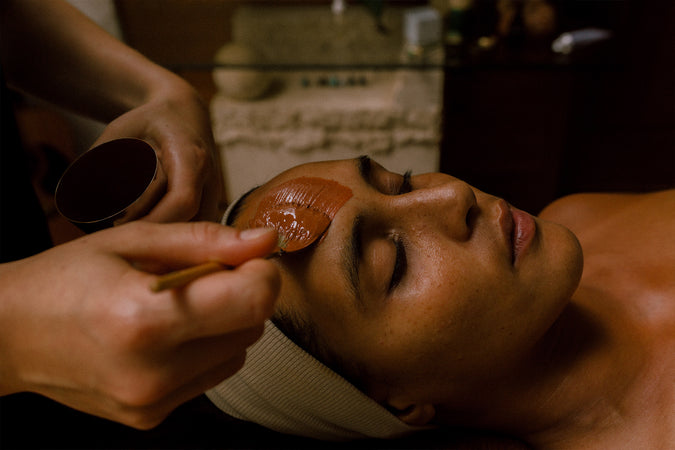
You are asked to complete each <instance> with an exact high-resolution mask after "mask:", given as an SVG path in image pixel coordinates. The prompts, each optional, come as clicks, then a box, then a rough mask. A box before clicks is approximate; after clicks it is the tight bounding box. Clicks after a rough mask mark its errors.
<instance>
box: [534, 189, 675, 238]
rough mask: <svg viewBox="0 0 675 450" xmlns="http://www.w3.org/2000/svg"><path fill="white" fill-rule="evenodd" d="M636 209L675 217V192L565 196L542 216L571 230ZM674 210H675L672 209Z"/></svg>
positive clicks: (545, 209)
mask: <svg viewBox="0 0 675 450" xmlns="http://www.w3.org/2000/svg"><path fill="white" fill-rule="evenodd" d="M633 208H650V209H654V210H658V211H660V213H663V212H664V211H667V210H668V209H670V210H671V211H673V213H674V214H675V189H669V190H665V191H658V192H650V193H646V194H625V193H620V194H610V193H588V194H586V193H585V194H573V195H568V196H566V197H562V198H560V199H558V200H556V201H554V202H553V203H551V204H550V205H548V206H547V207H546V208H544V209H543V210H542V212H541V213H540V214H539V217H541V218H542V219H545V220H549V221H552V222H556V223H559V224H562V225H565V226H567V227H569V228H571V229H572V230H573V231H574V230H575V229H580V228H588V227H591V226H593V225H597V224H600V223H602V222H604V221H606V220H610V219H611V218H613V217H616V215H618V214H622V213H624V212H626V211H627V210H630V209H633ZM671 208H672V209H671Z"/></svg>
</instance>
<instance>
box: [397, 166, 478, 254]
mask: <svg viewBox="0 0 675 450" xmlns="http://www.w3.org/2000/svg"><path fill="white" fill-rule="evenodd" d="M411 184H412V186H413V190H412V191H411V192H409V193H407V194H403V195H401V196H399V197H397V200H398V207H399V208H401V209H402V211H401V213H403V214H405V215H406V217H408V218H410V219H412V220H414V221H415V223H417V224H418V225H417V228H418V229H420V230H425V231H429V232H440V233H443V234H445V235H447V236H448V237H450V238H452V239H455V240H458V241H465V240H468V239H469V238H470V237H471V231H472V227H473V220H472V219H473V215H474V213H475V212H477V209H478V208H477V206H478V202H477V199H476V194H475V192H474V190H473V189H472V188H471V186H469V185H468V184H467V183H465V182H463V181H461V180H459V179H457V178H454V177H450V176H449V175H444V174H425V175H418V176H416V177H413V180H412V183H411Z"/></svg>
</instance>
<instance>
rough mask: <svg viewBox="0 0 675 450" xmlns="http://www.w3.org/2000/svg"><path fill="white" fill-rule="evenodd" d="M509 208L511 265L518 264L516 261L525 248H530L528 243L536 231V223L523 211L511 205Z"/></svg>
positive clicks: (525, 250)
mask: <svg viewBox="0 0 675 450" xmlns="http://www.w3.org/2000/svg"><path fill="white" fill-rule="evenodd" d="M509 206H510V205H509ZM510 209H511V216H512V217H513V232H512V233H511V241H512V242H513V265H514V266H518V262H519V261H520V259H521V258H522V256H523V255H524V254H525V252H527V249H528V248H530V244H531V243H532V240H533V238H534V235H535V233H536V231H537V224H536V223H535V221H534V218H533V217H532V216H531V215H529V214H528V213H526V212H525V211H521V210H520V209H518V208H514V207H513V206H511V207H510Z"/></svg>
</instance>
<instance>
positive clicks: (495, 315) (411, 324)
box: [235, 158, 581, 402]
mask: <svg viewBox="0 0 675 450" xmlns="http://www.w3.org/2000/svg"><path fill="white" fill-rule="evenodd" d="M303 176H305V177H306V176H311V177H322V178H326V179H330V180H334V181H337V182H338V183H340V184H341V185H343V186H346V187H348V188H350V189H351V190H352V192H353V197H351V198H350V199H349V200H348V201H347V202H346V203H345V204H344V206H343V207H342V208H341V209H340V210H339V211H338V212H337V214H336V216H335V218H334V220H333V222H332V224H331V225H330V227H329V228H328V230H327V232H326V235H325V236H324V238H323V240H321V241H320V242H319V243H315V244H314V245H313V246H312V247H310V248H308V249H306V250H304V251H302V252H300V253H297V254H292V253H289V254H287V255H283V256H281V257H280V258H279V259H278V262H279V264H280V267H281V272H282V279H283V283H282V289H281V295H280V299H279V307H280V308H283V309H286V310H291V311H293V312H294V313H295V314H299V315H300V316H301V317H303V318H304V319H307V320H309V321H310V322H311V323H313V324H314V326H315V328H316V330H317V332H318V335H319V338H320V339H321V341H322V342H323V345H326V346H327V347H328V348H329V350H330V351H331V352H333V353H335V354H337V355H340V356H341V358H342V359H343V360H345V361H349V362H350V363H351V364H352V365H354V366H357V367H359V368H360V370H361V371H363V372H364V373H365V374H366V375H367V378H368V381H367V383H366V384H367V385H368V389H369V390H371V391H372V393H375V392H376V391H377V392H380V393H382V392H381V391H382V389H384V390H386V391H387V392H386V393H383V395H385V396H386V395H388V394H389V393H391V392H394V391H406V392H410V393H414V395H417V396H418V397H420V399H425V400H431V401H433V402H439V401H440V402H442V401H443V400H444V399H449V398H451V397H452V395H455V394H456V392H454V393H453V391H454V389H455V387H457V386H465V385H466V384H467V383H471V382H475V383H476V385H477V386H478V385H480V383H483V382H485V381H486V380H487V379H488V378H490V377H498V376H500V374H502V375H503V374H504V373H508V372H505V371H508V370H509V369H510V368H512V367H513V366H515V365H516V364H518V362H519V360H520V359H521V358H524V357H525V355H526V354H527V352H528V350H530V349H531V348H532V347H533V345H534V344H535V343H536V342H537V340H538V339H539V338H540V337H541V336H542V335H543V333H544V332H545V331H546V330H547V329H548V328H549V327H550V326H551V324H552V323H553V322H554V320H555V319H556V318H557V316H558V314H559V313H560V311H561V309H562V308H563V306H564V305H565V304H566V302H567V301H568V300H569V297H570V296H571V294H572V293H573V291H574V290H575V288H576V285H577V283H578V280H579V277H580V271H581V252H580V249H579V247H578V243H577V241H576V238H575V237H574V236H573V235H572V234H571V233H570V232H569V231H568V230H567V229H565V228H562V227H560V226H558V225H555V224H553V223H549V222H545V221H542V220H540V219H536V218H531V216H529V215H527V216H524V213H522V212H518V211H517V210H514V209H513V208H512V207H510V206H509V205H508V204H507V203H506V202H505V201H503V200H501V199H499V198H496V197H493V196H491V195H488V194H485V193H483V192H481V191H479V190H477V189H474V188H472V187H471V186H469V185H467V184H466V183H464V182H462V181H460V180H458V179H456V178H453V177H451V176H448V175H445V174H439V173H433V174H424V175H415V176H412V177H411V178H410V179H409V185H408V182H407V181H406V180H405V179H404V177H403V176H402V175H399V174H395V173H391V172H389V171H387V170H385V169H384V168H383V167H381V166H380V165H378V164H377V163H375V162H370V161H368V160H366V159H363V158H360V159H356V160H346V161H331V162H322V163H312V164H306V165H302V166H298V167H295V168H293V169H291V170H288V171H286V172H284V173H282V174H281V175H279V176H277V177H276V178H274V179H273V180H271V181H270V182H268V183H267V184H265V185H264V186H262V187H261V188H260V189H258V190H257V191H255V192H254V193H252V194H251V195H250V196H249V197H248V199H247V200H246V202H245V203H244V205H243V208H242V209H241V213H240V215H239V216H238V217H237V220H236V221H235V226H240V227H246V224H247V223H248V222H249V220H250V218H251V217H252V216H253V215H254V214H255V213H256V209H257V206H258V203H259V202H260V200H261V198H263V197H264V195H265V192H267V191H269V190H270V189H271V188H273V187H275V186H278V185H279V184H280V183H283V182H285V181H288V180H292V179H295V178H298V177H303ZM514 218H515V220H514ZM512 227H513V229H512ZM518 236H520V237H518ZM383 387H384V388H383ZM377 395H379V393H378V394H377Z"/></svg>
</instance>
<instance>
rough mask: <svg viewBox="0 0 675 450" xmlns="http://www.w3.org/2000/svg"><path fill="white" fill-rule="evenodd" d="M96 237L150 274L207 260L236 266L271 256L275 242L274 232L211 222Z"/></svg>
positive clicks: (139, 225) (129, 228)
mask: <svg viewBox="0 0 675 450" xmlns="http://www.w3.org/2000/svg"><path fill="white" fill-rule="evenodd" d="M95 234H98V235H100V236H97V238H101V239H103V241H104V243H105V245H109V250H110V252H111V253H116V254H118V255H120V256H121V257H123V258H125V259H127V260H129V261H133V262H136V263H141V265H142V267H143V268H144V269H146V270H149V271H156V270H173V269H177V268H183V267H186V266H190V265H195V264H201V263H204V262H207V261H218V262H220V263H222V264H225V265H228V266H239V265H241V264H243V263H244V262H246V261H248V260H250V259H253V258H264V257H267V256H269V255H270V254H272V253H273V252H274V251H276V249H277V239H278V237H277V232H276V231H275V230H273V229H268V228H254V229H249V230H243V231H240V230H237V229H234V228H231V227H227V226H223V225H220V224H217V223H214V222H187V223H172V224H158V223H151V222H146V221H136V222H131V223H128V224H124V225H120V226H118V227H113V228H111V229H108V230H104V231H101V232H99V233H95ZM92 236H94V235H92ZM151 268H156V269H151Z"/></svg>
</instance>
